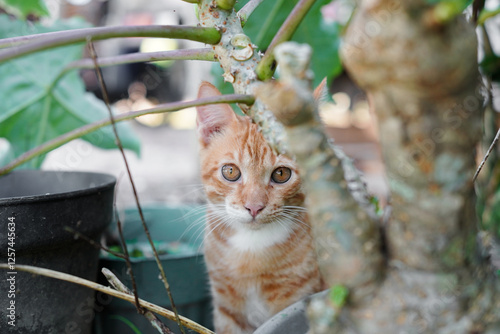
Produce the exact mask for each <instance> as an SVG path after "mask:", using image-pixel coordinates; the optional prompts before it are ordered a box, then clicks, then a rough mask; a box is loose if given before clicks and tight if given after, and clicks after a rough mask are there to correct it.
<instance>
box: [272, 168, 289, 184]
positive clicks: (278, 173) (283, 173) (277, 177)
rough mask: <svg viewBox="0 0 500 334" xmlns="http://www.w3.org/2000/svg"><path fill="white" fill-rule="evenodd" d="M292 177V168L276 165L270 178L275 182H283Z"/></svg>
mask: <svg viewBox="0 0 500 334" xmlns="http://www.w3.org/2000/svg"><path fill="white" fill-rule="evenodd" d="M290 177H292V170H291V169H290V168H288V167H278V168H276V169H275V170H274V171H273V173H272V174H271V180H273V181H274V182H276V183H285V182H287V181H288V180H290Z"/></svg>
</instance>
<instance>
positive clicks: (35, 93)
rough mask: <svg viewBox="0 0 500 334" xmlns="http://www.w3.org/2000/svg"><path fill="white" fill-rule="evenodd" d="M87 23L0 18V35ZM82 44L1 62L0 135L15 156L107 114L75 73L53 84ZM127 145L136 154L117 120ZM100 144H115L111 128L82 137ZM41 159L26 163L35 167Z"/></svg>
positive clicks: (129, 135)
mask: <svg viewBox="0 0 500 334" xmlns="http://www.w3.org/2000/svg"><path fill="white" fill-rule="evenodd" d="M86 26H88V25H87V24H86V23H84V22H83V21H82V20H77V19H73V20H70V21H66V22H59V23H57V24H56V25H55V26H52V27H50V28H47V27H43V26H40V25H35V26H31V25H26V24H25V23H24V22H20V21H14V20H11V19H10V18H8V17H7V16H5V15H1V16H0V38H5V37H12V36H19V35H24V34H33V33H42V32H49V31H55V30H69V29H75V28H83V27H86ZM82 50H83V45H72V46H67V47H62V48H57V49H53V50H47V51H43V52H38V53H36V54H32V55H28V56H25V57H22V58H19V59H16V60H12V61H9V62H6V63H4V64H0V101H2V103H1V106H0V137H4V138H6V139H7V140H8V141H9V142H10V144H11V146H12V149H13V151H14V154H15V155H16V156H18V155H20V154H21V153H23V152H25V151H27V150H29V149H31V148H33V147H36V146H38V145H40V144H42V143H44V142H46V141H48V140H50V139H53V138H55V137H57V136H59V135H61V134H64V133H66V132H68V131H71V130H73V129H76V128H78V127H80V126H83V125H85V124H88V123H92V122H95V121H98V120H101V119H105V118H106V117H108V112H107V109H106V106H105V104H104V103H103V102H102V101H100V100H98V99H97V98H96V97H95V96H94V95H93V94H90V93H86V92H85V86H84V84H83V82H82V80H81V79H80V77H79V75H78V73H77V72H71V73H70V74H68V75H66V76H64V77H63V78H62V79H61V80H59V81H58V82H57V83H56V84H55V85H53V83H54V80H55V79H56V77H57V75H58V73H59V72H60V71H61V70H62V69H63V68H64V67H65V66H66V65H67V64H68V63H70V62H72V61H74V60H76V59H79V58H80V57H81V54H82ZM118 128H119V134H120V138H121V140H122V143H123V145H124V147H125V148H128V149H131V150H133V151H135V152H136V153H139V149H140V145H139V141H138V139H137V138H136V137H135V136H134V134H133V133H132V132H131V129H130V127H129V126H127V124H119V125H118ZM83 139H85V140H87V141H88V142H90V143H92V144H94V145H96V146H99V147H101V148H116V144H115V137H114V135H113V132H112V129H111V127H106V128H103V129H101V130H98V131H96V132H95V133H93V134H90V135H88V136H85V137H83ZM42 161H43V157H39V158H37V159H34V160H33V161H32V162H30V163H29V167H39V166H40V165H41V163H42Z"/></svg>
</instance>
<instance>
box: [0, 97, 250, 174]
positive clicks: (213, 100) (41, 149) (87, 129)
mask: <svg viewBox="0 0 500 334" xmlns="http://www.w3.org/2000/svg"><path fill="white" fill-rule="evenodd" d="M254 101H255V98H254V97H253V96H251V95H240V94H230V95H220V96H212V97H206V98H201V99H197V100H194V101H185V102H173V103H165V104H162V105H159V106H157V107H155V108H151V109H146V110H140V111H130V112H128V113H124V114H120V115H116V116H115V117H114V121H115V122H121V121H126V120H130V119H133V118H136V117H139V116H143V115H148V114H159V113H165V112H174V111H178V110H180V109H185V108H190V107H196V106H200V105H206V104H220V103H244V104H247V105H251V104H253V103H254ZM110 124H111V120H110V119H109V118H107V119H104V120H101V121H97V122H94V123H91V124H87V125H84V126H82V127H80V128H77V129H75V130H73V131H70V132H67V133H65V134H63V135H61V136H59V137H57V138H54V139H52V140H49V141H48V142H46V143H45V144H42V145H40V146H37V147H35V148H33V149H31V150H29V151H27V152H25V153H23V154H22V155H20V156H19V157H18V158H16V159H15V160H14V161H12V162H10V163H9V164H7V165H6V166H4V167H2V168H0V175H3V174H6V173H8V172H10V171H12V170H13V169H14V168H16V167H18V166H20V165H22V164H24V163H25V162H27V161H30V160H31V159H33V158H35V157H37V156H39V155H42V154H45V153H48V152H50V151H51V150H53V149H56V148H58V147H59V146H61V145H63V144H66V143H68V142H70V141H72V140H73V139H77V138H80V137H82V136H85V135H87V134H89V133H91V132H94V131H96V130H98V129H100V128H102V127H105V126H107V125H110Z"/></svg>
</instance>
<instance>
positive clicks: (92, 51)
mask: <svg viewBox="0 0 500 334" xmlns="http://www.w3.org/2000/svg"><path fill="white" fill-rule="evenodd" d="M88 40H89V43H88V45H89V50H90V55H91V57H92V60H93V61H94V66H95V72H96V75H97V79H98V81H99V85H100V86H101V92H102V97H103V100H104V104H106V108H107V109H108V114H109V119H110V120H111V127H112V129H113V133H114V135H115V141H116V146H118V149H119V150H120V153H121V155H122V158H123V162H124V164H125V169H126V171H127V175H128V178H129V180H130V185H131V186H132V192H133V194H134V199H135V203H136V205H137V210H138V211H139V216H140V217H141V221H142V227H143V228H144V232H145V233H146V237H147V238H148V241H149V244H150V245H151V249H152V250H153V254H154V257H155V260H156V264H157V265H158V269H159V270H160V275H161V278H162V281H163V284H164V285H165V290H167V295H168V299H169V300H170V305H171V306H172V310H173V311H174V314H175V320H176V322H177V324H178V325H179V329H180V331H181V333H182V334H185V330H184V327H183V326H182V324H181V320H180V318H179V313H178V312H177V307H175V303H174V299H173V297H172V292H171V291H170V285H169V284H168V280H167V276H166V275H165V270H164V269H163V266H162V264H161V261H160V257H159V256H158V252H157V251H156V247H155V245H154V243H153V239H152V238H151V234H150V233H149V229H148V226H147V224H146V220H145V219H144V213H143V212H142V207H141V203H140V201H139V195H138V193H137V188H136V186H135V182H134V178H133V177H132V172H131V171H130V166H129V164H128V160H127V156H126V155H125V150H124V148H123V145H122V142H121V140H120V136H119V135H118V128H117V127H116V123H115V119H114V116H113V112H112V111H111V106H110V102H109V97H108V90H107V89H106V83H105V82H104V79H103V76H102V72H101V68H100V67H99V65H98V64H97V54H96V52H95V49H94V44H93V43H92V42H91V41H90V38H88ZM122 241H123V240H122ZM124 246H125V249H126V247H127V246H126V245H125V243H124ZM136 298H137V296H136Z"/></svg>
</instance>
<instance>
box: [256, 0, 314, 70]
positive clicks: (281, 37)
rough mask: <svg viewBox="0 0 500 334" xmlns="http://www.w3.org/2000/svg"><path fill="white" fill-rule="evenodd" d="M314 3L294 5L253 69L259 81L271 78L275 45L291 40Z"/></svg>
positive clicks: (310, 1)
mask: <svg viewBox="0 0 500 334" xmlns="http://www.w3.org/2000/svg"><path fill="white" fill-rule="evenodd" d="M315 1H316V0H300V1H299V2H298V3H297V5H295V7H294V8H293V10H292V12H291V13H290V15H289V16H288V17H287V19H286V20H285V22H283V25H282V26H281V28H280V29H279V30H278V32H277V33H276V35H275V36H274V38H273V40H272V41H271V44H269V47H268V48H267V50H266V53H265V54H264V57H262V60H261V61H260V63H259V65H258V66H257V68H256V69H255V72H256V73H257V77H258V78H259V79H260V80H267V79H270V78H271V77H272V76H273V74H274V70H275V65H274V61H275V58H274V49H275V48H276V46H277V45H279V44H281V43H283V42H286V41H288V40H290V38H292V36H293V34H294V33H295V30H297V27H298V26H299V24H300V23H301V22H302V19H303V18H304V17H305V16H306V14H307V12H308V11H309V9H311V7H312V6H313V5H314V3H315Z"/></svg>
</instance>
